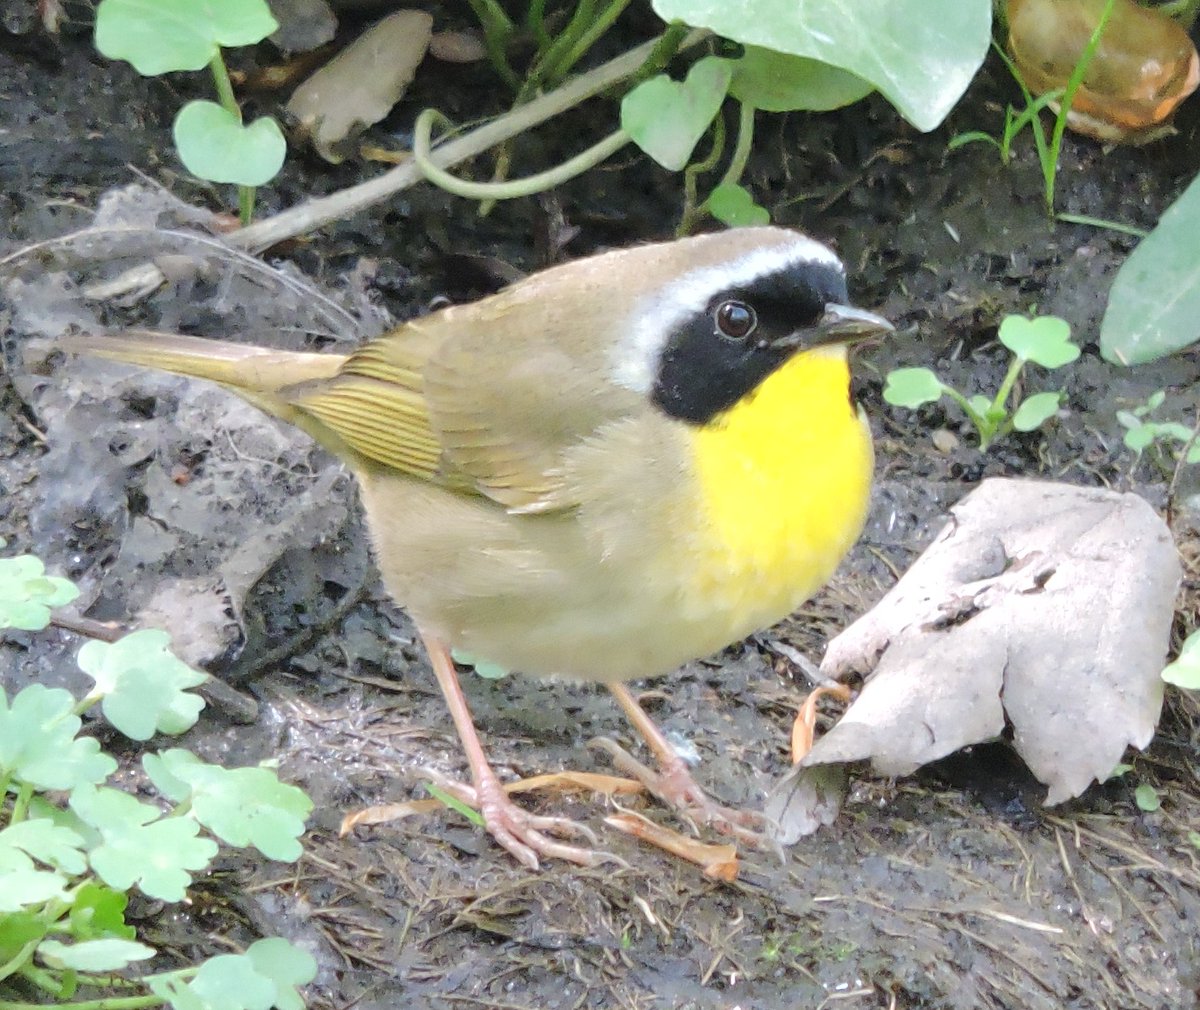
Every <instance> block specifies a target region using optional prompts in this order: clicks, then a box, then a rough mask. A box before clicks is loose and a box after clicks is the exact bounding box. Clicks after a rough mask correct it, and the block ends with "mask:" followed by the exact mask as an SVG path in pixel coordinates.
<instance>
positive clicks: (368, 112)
mask: <svg viewBox="0 0 1200 1010" xmlns="http://www.w3.org/2000/svg"><path fill="white" fill-rule="evenodd" d="M432 34H433V18H432V17H431V16H430V15H428V14H426V13H425V12H424V11H410V10H405V11H397V12H396V13H395V14H391V15H389V16H388V17H386V18H384V19H383V20H382V21H379V22H378V23H376V24H374V25H372V26H371V27H370V28H368V29H367V30H366V31H365V32H363V34H362V35H360V36H359V37H358V38H357V39H355V40H354V41H353V42H352V43H350V45H348V46H347V47H346V48H345V49H343V50H342V51H341V52H340V53H338V54H337V56H335V57H334V58H333V59H332V60H330V61H329V62H328V63H327V64H325V66H323V67H322V68H321V69H320V70H318V71H317V72H316V73H315V74H313V75H312V76H311V77H310V78H308V80H306V81H305V82H304V83H303V84H301V85H300V87H298V88H297V89H296V90H295V92H294V93H293V94H292V97H291V100H290V101H289V102H288V104H287V111H288V112H289V113H290V114H291V115H292V116H294V117H295V118H296V120H297V121H298V122H299V123H300V125H301V127H302V128H303V129H304V130H305V131H306V132H307V133H308V135H309V137H310V138H311V140H312V144H313V147H315V148H316V149H317V152H318V153H319V154H320V155H321V157H322V158H324V159H325V160H326V161H329V162H332V163H333V164H335V165H336V164H339V163H340V162H342V161H344V160H345V158H346V154H347V151H346V148H345V142H346V141H347V139H349V138H352V137H354V136H356V135H357V134H358V133H360V132H361V131H362V130H364V129H365V128H366V127H368V126H370V125H371V124H373V123H378V122H379V120H381V119H383V117H384V116H386V115H387V114H388V113H389V112H391V110H392V106H394V105H395V104H396V103H397V102H398V101H400V98H401V97H402V96H403V95H404V91H405V89H406V88H407V87H408V85H409V84H410V83H411V81H412V79H413V76H414V75H415V74H416V72H417V67H418V66H419V65H420V63H421V60H422V59H424V58H425V51H426V50H427V49H428V48H429V39H430V36H431V35H432Z"/></svg>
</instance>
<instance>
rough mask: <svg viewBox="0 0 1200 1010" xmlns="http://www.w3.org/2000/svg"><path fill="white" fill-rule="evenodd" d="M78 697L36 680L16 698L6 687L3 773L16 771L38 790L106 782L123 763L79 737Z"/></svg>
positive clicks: (0, 721) (1, 700)
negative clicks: (12, 696)
mask: <svg viewBox="0 0 1200 1010" xmlns="http://www.w3.org/2000/svg"><path fill="white" fill-rule="evenodd" d="M74 706H75V699H74V698H72V697H71V695H70V693H69V692H68V691H64V690H63V689H62V688H61V687H45V686H44V685H42V684H30V685H29V687H26V688H24V689H23V690H21V691H20V692H18V694H17V696H16V697H15V698H13V701H12V707H11V708H10V707H9V705H8V698H7V697H6V696H5V693H4V689H3V688H2V687H0V776H4V775H12V776H13V777H14V778H15V779H16V780H17V781H19V782H25V783H28V784H29V785H31V786H33V787H34V788H35V789H73V788H74V787H75V786H77V785H79V784H80V783H83V782H103V781H104V780H105V779H106V778H108V776H110V775H111V774H112V773H113V772H115V771H116V770H117V762H116V761H114V760H113V759H112V758H111V757H109V756H108V755H107V754H102V753H101V752H100V745H99V744H98V743H97V742H96V741H95V740H93V739H92V738H91V737H80V738H78V739H76V737H75V734H76V733H78V732H79V727H80V719H79V716H77V715H75V714H74V713H73V712H72V711H71V710H72V709H73V708H74Z"/></svg>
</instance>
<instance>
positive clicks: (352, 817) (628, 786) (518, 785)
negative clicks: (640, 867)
mask: <svg viewBox="0 0 1200 1010" xmlns="http://www.w3.org/2000/svg"><path fill="white" fill-rule="evenodd" d="M537 789H554V790H558V791H559V792H565V791H566V790H568V789H581V790H584V791H588V792H593V793H603V794H604V795H605V796H608V797H610V798H611V797H613V796H633V795H635V794H637V793H640V792H644V791H645V786H643V785H642V784H641V783H640V782H637V781H635V780H634V779H626V778H621V777H619V776H617V775H603V774H600V773H598V772H578V771H563V772H550V773H548V774H546V775H532V776H530V777H529V778H525V779H518V780H517V781H516V782H506V783H505V785H504V791H505V792H506V793H508V794H509V795H515V794H517V793H528V792H533V791H534V790H537ZM463 801H464V802H467V800H466V799H464V800H463ZM467 805H468V806H474V805H475V804H474V803H473V802H467ZM444 809H445V804H443V803H442V801H441V800H434V799H428V800H408V801H407V802H405V803H381V804H378V805H377V806H373V807H365V808H363V809H362V810H356V811H355V812H354V813H352V814H347V815H346V816H345V817H343V818H342V823H341V826H340V827H339V828H338V834H339V835H345V834H348V833H349V832H350V831H352V830H353V829H354V828H356V827H358V826H359V825H361V824H388V823H390V822H392V821H400V820H403V819H404V818H405V817H416V816H420V815H425V814H436V813H437V812H438V811H439V810H444Z"/></svg>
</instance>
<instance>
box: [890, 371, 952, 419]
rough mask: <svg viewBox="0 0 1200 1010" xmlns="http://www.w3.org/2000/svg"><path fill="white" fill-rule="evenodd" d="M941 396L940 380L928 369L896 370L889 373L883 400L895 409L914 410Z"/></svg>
mask: <svg viewBox="0 0 1200 1010" xmlns="http://www.w3.org/2000/svg"><path fill="white" fill-rule="evenodd" d="M941 396H942V383H941V380H940V379H939V378H938V377H937V376H936V375H934V374H933V372H931V371H930V370H929V369H928V368H897V369H896V370H895V371H894V372H889V373H888V377H887V382H886V384H885V385H884V387H883V398H884V399H885V400H886V401H887V402H888V403H890V404H892V405H893V406H895V407H908V408H909V409H910V410H915V409H916V408H917V407H920V406H921V405H922V404H925V403H933V402H934V401H935V400H940V399H941Z"/></svg>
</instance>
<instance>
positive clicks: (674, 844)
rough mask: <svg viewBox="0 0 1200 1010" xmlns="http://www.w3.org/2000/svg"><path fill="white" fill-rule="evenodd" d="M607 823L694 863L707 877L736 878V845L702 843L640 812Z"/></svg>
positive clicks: (605, 820)
mask: <svg viewBox="0 0 1200 1010" xmlns="http://www.w3.org/2000/svg"><path fill="white" fill-rule="evenodd" d="M604 823H605V824H607V825H608V826H609V827H610V828H616V829H617V830H618V831H623V832H624V833H625V834H627V835H633V837H634V838H640V839H641V840H642V841H644V842H649V843H650V844H651V845H654V846H656V847H657V848H660V849H662V850H663V851H664V852H669V853H671V855H673V856H679V858H680V859H686V860H687V861H688V862H689V863H695V864H696V865H697V866H699V867H700V868H701V869H702V870H703V871H704V875H705V876H706V877H710V878H712V879H713V880H724V881H726V882H727V883H732V882H733V881H735V880H737V875H738V859H737V846H736V845H710V844H709V843H708V842H700V841H697V840H696V839H695V838H689V837H688V836H687V835H681V834H680V833H679V832H678V831H672V830H671V829H670V828H664V827H663V826H662V825H661V824H655V823H654V822H653V821H651V820H647V819H646V818H645V817H641V816H639V815H637V814H628V813H626V814H613V815H612V816H611V817H606V818H604Z"/></svg>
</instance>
